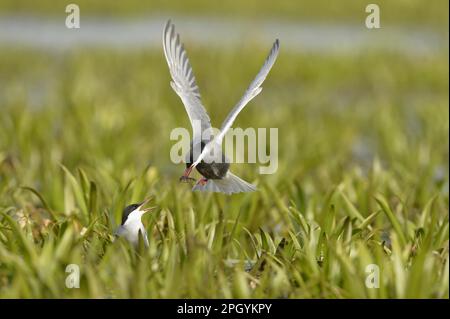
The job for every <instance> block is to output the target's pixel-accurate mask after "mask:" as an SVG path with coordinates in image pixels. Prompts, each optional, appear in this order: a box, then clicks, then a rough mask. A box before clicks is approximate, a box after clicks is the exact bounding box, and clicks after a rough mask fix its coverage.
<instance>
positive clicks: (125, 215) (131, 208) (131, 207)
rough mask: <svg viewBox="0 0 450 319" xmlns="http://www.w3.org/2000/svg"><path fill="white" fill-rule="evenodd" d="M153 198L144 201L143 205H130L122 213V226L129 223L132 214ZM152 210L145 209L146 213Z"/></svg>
mask: <svg viewBox="0 0 450 319" xmlns="http://www.w3.org/2000/svg"><path fill="white" fill-rule="evenodd" d="M150 199H151V198H147V199H146V200H144V201H143V202H142V203H138V204H131V205H128V206H127V207H125V208H124V210H123V212H122V224H121V225H123V224H125V222H126V221H127V218H128V215H130V214H131V213H132V212H134V211H135V210H136V209H138V208H140V207H143V206H144V205H145V204H147V203H148V202H149V201H150ZM150 209H151V208H147V209H145V211H146V212H147V211H149V210H150Z"/></svg>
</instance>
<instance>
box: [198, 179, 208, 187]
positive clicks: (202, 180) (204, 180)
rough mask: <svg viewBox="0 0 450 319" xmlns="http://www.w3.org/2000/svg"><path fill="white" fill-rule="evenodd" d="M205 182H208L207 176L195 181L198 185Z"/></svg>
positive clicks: (203, 184)
mask: <svg viewBox="0 0 450 319" xmlns="http://www.w3.org/2000/svg"><path fill="white" fill-rule="evenodd" d="M206 183H208V179H207V178H204V177H202V178H200V179H199V180H198V182H197V184H200V185H202V186H205V185H206Z"/></svg>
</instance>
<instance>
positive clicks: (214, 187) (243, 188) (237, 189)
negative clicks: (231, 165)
mask: <svg viewBox="0 0 450 319" xmlns="http://www.w3.org/2000/svg"><path fill="white" fill-rule="evenodd" d="M192 190H193V191H200V192H216V193H224V194H228V195H230V194H233V193H244V192H254V191H256V186H255V185H253V184H250V183H247V182H246V181H244V180H243V179H241V178H239V177H237V176H236V175H234V174H232V173H231V172H230V171H228V173H227V175H226V176H225V177H224V178H222V179H209V180H208V182H207V183H206V184H205V185H201V184H199V183H197V184H196V185H195V186H194V187H193V188H192Z"/></svg>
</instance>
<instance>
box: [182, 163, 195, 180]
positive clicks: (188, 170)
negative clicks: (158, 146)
mask: <svg viewBox="0 0 450 319" xmlns="http://www.w3.org/2000/svg"><path fill="white" fill-rule="evenodd" d="M192 168H193V165H191V166H189V167H188V168H186V170H185V171H184V174H183V177H189V174H191V171H192Z"/></svg>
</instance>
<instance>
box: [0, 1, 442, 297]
mask: <svg viewBox="0 0 450 319" xmlns="http://www.w3.org/2000/svg"><path fill="white" fill-rule="evenodd" d="M71 2H72V1H71ZM73 2H74V3H76V4H77V5H78V6H79V8H80V25H81V28H80V29H67V28H66V26H65V20H66V17H67V13H66V12H65V8H66V5H67V4H69V3H70V2H67V1H50V0H43V1H24V0H18V1H17V0H2V1H1V2H0V207H4V208H7V207H12V208H13V210H14V209H17V211H19V209H20V212H22V213H24V214H27V213H29V214H32V213H33V211H34V210H38V209H41V208H42V207H43V206H44V208H45V207H51V210H52V211H54V212H60V213H61V214H63V212H65V213H66V214H68V213H67V212H69V211H71V210H74V211H77V209H78V206H79V203H78V200H79V197H77V194H76V193H75V194H74V195H71V194H70V191H69V190H68V188H67V187H68V186H67V183H69V182H70V178H69V177H68V175H67V172H66V173H64V171H63V170H62V169H61V165H64V167H67V169H68V171H70V172H72V173H73V174H74V175H75V174H76V173H75V172H76V171H77V169H80V168H81V169H82V170H83V172H85V173H86V175H87V176H89V178H88V179H89V180H92V181H93V182H94V183H95V184H96V185H97V188H96V192H97V193H98V197H97V198H98V201H96V202H95V204H93V205H96V207H99V210H106V211H107V212H108V213H109V215H108V216H110V217H111V220H108V221H105V224H106V225H108V227H109V228H110V229H107V231H108V232H110V231H111V229H112V227H114V225H116V224H117V223H118V221H119V220H120V212H121V209H122V208H123V205H124V204H125V203H130V202H132V201H137V200H139V199H140V198H142V196H144V195H146V194H148V193H152V194H156V196H157V201H158V203H157V204H158V206H159V207H161V209H167V210H168V211H172V210H171V209H172V208H173V206H174V205H175V206H177V205H178V204H176V203H174V200H173V199H174V198H177V199H178V200H187V203H193V204H192V205H193V207H196V205H197V204H199V203H200V202H201V201H202V200H201V197H198V196H197V195H194V194H191V193H190V187H189V186H188V185H185V184H182V185H179V184H178V177H179V176H180V174H181V173H182V170H183V165H175V164H172V163H171V161H170V159H169V150H170V147H171V146H172V145H173V142H171V141H170V139H169V134H170V132H171V130H172V129H173V128H175V127H179V126H182V127H186V128H188V129H190V125H189V121H188V117H187V115H186V113H185V111H184V107H183V105H182V103H181V101H180V100H179V98H178V96H177V95H176V94H175V93H174V92H173V91H172V89H171V87H170V85H169V81H170V76H169V71H168V67H167V64H166V61H165V60H164V56H163V51H162V46H161V34H162V30H163V27H164V24H165V22H166V21H167V20H168V19H169V18H170V19H171V20H172V21H173V22H174V23H175V25H176V27H177V31H178V32H179V33H180V36H181V39H182V41H183V42H184V44H185V47H186V49H187V52H188V55H189V58H190V61H191V65H192V67H193V69H194V73H195V75H196V78H197V83H198V85H199V88H200V93H201V94H202V101H203V103H204V105H205V108H206V110H207V111H208V112H209V114H210V115H211V120H212V124H213V126H215V127H219V126H220V124H221V122H222V120H223V119H224V118H225V117H226V115H227V114H228V112H229V111H230V109H231V108H232V106H233V105H234V104H235V103H236V102H237V101H238V100H239V98H240V97H241V95H242V94H243V92H244V90H245V88H246V87H247V86H248V84H249V83H250V82H251V80H252V79H253V77H254V76H255V74H256V73H257V71H258V70H259V68H260V66H261V65H262V62H263V61H264V59H265V57H266V55H267V53H268V51H269V49H270V47H271V45H272V43H273V41H274V39H275V38H279V39H280V43H281V52H280V55H279V58H278V60H277V62H276V64H275V66H274V68H273V69H272V71H271V73H270V74H269V76H268V78H267V80H266V81H265V83H264V85H263V87H264V90H263V91H262V93H261V94H260V95H259V96H258V97H257V98H255V99H254V100H253V101H252V102H251V103H250V104H249V105H248V106H247V107H246V108H245V110H244V111H243V112H242V113H241V114H240V115H239V117H238V120H237V121H236V122H235V126H239V127H242V128H246V127H267V128H270V127H276V128H278V129H279V132H278V135H279V149H278V151H279V154H278V155H279V156H278V158H279V169H278V171H277V173H276V174H273V175H258V164H241V165H234V167H233V171H234V172H235V173H236V174H237V175H239V176H241V177H242V178H244V179H246V180H249V181H253V182H255V183H257V184H258V185H260V186H261V188H262V189H263V191H262V193H261V194H262V195H258V196H261V197H257V199H255V201H253V203H254V204H253V205H254V206H251V207H253V208H252V209H251V210H250V211H249V212H243V213H242V216H241V222H242V223H243V224H245V225H246V227H248V228H249V230H250V231H258V229H259V227H263V228H264V229H269V230H270V231H271V232H272V231H273V232H275V233H277V232H281V233H282V232H283V229H284V228H283V223H282V221H283V217H282V216H281V215H279V214H278V213H277V209H279V207H280V206H279V205H280V203H291V204H292V203H294V204H295V205H296V206H297V207H299V209H300V210H302V211H304V212H305V216H307V218H311V219H312V218H317V219H318V220H319V221H320V220H321V218H322V215H320V214H319V215H315V214H316V210H315V208H317V207H321V202H322V200H323V198H324V197H325V194H327V192H329V191H330V187H332V186H333V185H339V184H342V183H344V184H345V189H346V192H347V196H348V198H349V199H350V200H351V201H352V202H353V203H354V204H355V206H356V207H358V209H359V210H360V211H361V212H363V215H364V217H366V216H367V215H369V214H370V213H371V212H372V211H373V209H374V205H375V203H374V201H373V199H372V194H374V193H375V192H381V193H383V194H384V195H386V197H387V198H388V199H389V201H390V203H391V204H393V205H397V204H399V203H402V205H404V207H409V208H410V210H408V212H409V213H405V215H402V216H403V217H405V219H408V218H411V219H413V220H414V218H416V215H415V214H416V213H417V212H418V211H421V210H422V208H423V207H424V206H425V204H426V203H427V202H428V200H429V199H430V198H431V197H432V196H433V195H435V194H440V195H441V196H442V197H441V199H442V202H441V204H440V206H439V208H440V212H441V213H442V214H443V215H442V216H445V213H446V214H447V217H446V218H447V223H448V160H449V152H448V149H449V139H448V133H449V131H448V129H449V122H448V115H449V108H448V103H449V100H448V88H449V82H448V69H449V65H448V49H449V44H448V27H449V22H448V21H449V20H448V2H447V1H444V0H432V1H419V0H412V1H404V0H402V1H376V3H377V4H378V5H379V7H380V16H381V28H380V29H367V28H366V26H365V20H366V17H367V15H368V13H366V12H365V8H366V5H367V4H368V3H370V2H368V1H360V0H358V1H339V2H338V1H332V2H331V1H322V0H321V1H283V0H281V1H261V0H250V1H242V2H239V4H238V2H231V1H219V2H217V1H207V0H194V1H189V2H188V1H183V2H182V1H179V2H175V1H170V2H169V1H162V0H161V1H160V0H155V1H141V0H139V1H138V0H131V1H87V0H78V1H73ZM138 176H143V182H142V184H139V183H138V184H136V185H134V188H133V189H132V190H130V189H128V186H129V183H130V181H131V180H133V179H134V178H136V177H138ZM374 176H376V178H374ZM68 180H69V182H68ZM267 185H270V186H267ZM24 186H26V187H30V188H32V189H33V190H34V192H35V193H36V194H38V195H39V196H41V200H39V198H38V197H36V196H34V195H33V194H31V193H29V192H26V191H24V189H23V188H21V187H24ZM91 191H92V188H91ZM174 196H175V197H174ZM242 198H243V197H233V198H232V199H231V200H230V202H229V203H228V204H227V205H235V206H230V207H235V208H236V207H237V206H239V205H241V204H242V203H241V199H242ZM274 198H275V199H274ZM278 200H279V202H277V201H278ZM274 202H275V203H274ZM42 203H45V205H43V204H42ZM46 205H47V206H46ZM189 205H190V204H189ZM189 205H188V206H189ZM248 205H250V204H248ZM177 207H178V206H177ZM178 208H179V207H178ZM183 209H188V208H187V207H186V208H182V209H181V210H183ZM255 210H257V212H258V216H256V215H255ZM214 211H215V210H214ZM226 211H227V210H226ZM228 212H229V214H230V218H233V216H236V215H237V214H238V210H236V209H235V210H233V209H229V210H228ZM214 214H219V213H214ZM214 214H213V216H216V215H214ZM339 214H341V213H339V210H338V215H339ZM408 214H410V215H408ZM204 218H206V217H204ZM175 219H176V218H175ZM180 220H182V219H178V220H177V219H176V223H181V222H180ZM280 223H281V224H280ZM177 225H178V226H177V227H181V226H180V225H179V224H177ZM280 225H281V226H280ZM84 226H87V224H84ZM277 227H278V228H277ZM447 234H448V228H447ZM447 239H448V238H447ZM246 244H248V245H250V244H249V243H246ZM243 245H244V244H243ZM447 251H448V241H447ZM447 254H448V252H447ZM447 261H448V255H447ZM6 273H7V272H6ZM0 274H1V272H0ZM1 278H2V276H0V279H1ZM3 280H5V282H8V280H7V279H3ZM447 282H448V278H447ZM199 293H200V292H199ZM93 295H94V296H95V294H93ZM194 295H195V294H194ZM182 296H184V295H182ZM191 296H192V295H191ZM200 296H201V293H200ZM447 296H448V290H447Z"/></svg>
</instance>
